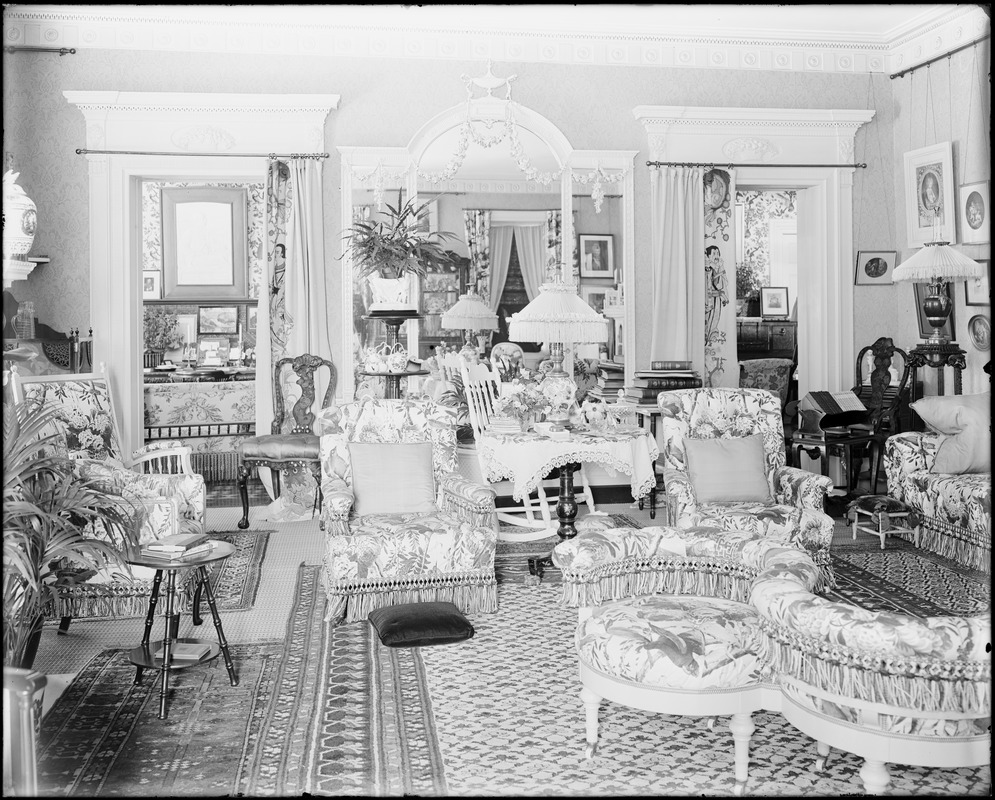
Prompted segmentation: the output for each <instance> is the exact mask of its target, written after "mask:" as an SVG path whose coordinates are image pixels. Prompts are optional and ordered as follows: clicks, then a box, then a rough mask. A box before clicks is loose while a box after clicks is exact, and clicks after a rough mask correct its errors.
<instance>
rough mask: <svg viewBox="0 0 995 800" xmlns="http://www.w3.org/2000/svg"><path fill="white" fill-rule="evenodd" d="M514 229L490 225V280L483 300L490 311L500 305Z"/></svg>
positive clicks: (506, 277)
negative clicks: (488, 293)
mask: <svg viewBox="0 0 995 800" xmlns="http://www.w3.org/2000/svg"><path fill="white" fill-rule="evenodd" d="M514 233H515V232H514V229H513V228H511V227H510V226H508V225H491V252H490V264H491V280H490V292H491V293H490V296H489V297H484V298H483V300H484V302H485V303H487V305H488V306H489V307H490V309H491V311H497V309H498V306H499V305H501V295H502V294H503V293H504V285H505V283H506V282H507V280H508V266H509V265H510V263H511V243H512V241H513V240H514Z"/></svg>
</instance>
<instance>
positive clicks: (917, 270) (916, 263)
mask: <svg viewBox="0 0 995 800" xmlns="http://www.w3.org/2000/svg"><path fill="white" fill-rule="evenodd" d="M983 274H984V272H983V269H982V267H981V265H980V264H979V263H978V262H977V261H973V260H972V259H970V258H968V257H967V256H965V255H964V254H963V253H961V252H960V251H959V250H954V248H952V247H951V246H950V245H949V244H948V243H947V242H930V243H929V244H927V245H926V246H925V247H923V248H922V250H918V251H917V252H916V253H915V254H913V255H912V256H911V257H910V258H908V259H906V260H905V261H903V262H902V263H901V264H899V265H898V266H897V267H895V272H894V274H893V276H892V277H893V279H894V280H896V281H911V282H912V283H928V284H929V295H928V296H927V297H926V299H925V300H923V303H922V309H923V312H924V313H925V315H926V319H927V320H928V321H929V324H930V325H932V326H933V335H932V336H930V337H929V341H930V342H934V343H939V344H943V343H946V342H947V341H948V340H947V337H946V336H944V335H943V334H942V333H941V330H942V328H943V326H944V325H945V324H946V322H947V319H948V318H949V317H950V309H951V308H952V307H953V301H952V300H951V299H950V297H949V296H948V294H947V293H946V292H945V291H943V285H944V284H945V283H946V282H947V281H950V280H955V281H963V280H968V279H971V278H979V277H981V276H982V275H983Z"/></svg>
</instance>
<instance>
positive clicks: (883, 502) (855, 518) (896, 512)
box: [846, 494, 920, 550]
mask: <svg viewBox="0 0 995 800" xmlns="http://www.w3.org/2000/svg"><path fill="white" fill-rule="evenodd" d="M846 515H847V519H848V520H849V521H850V525H851V527H852V528H853V538H854V539H856V538H857V531H861V532H862V533H869V534H871V535H873V536H877V537H879V538H880V539H881V549H882V550H884V540H885V537H887V536H888V534H900V533H908V534H912V538H913V541H914V542H915V546H916V547H918V546H919V522H920V516H919V514H917V513H916V512H915V511H913V510H912V509H910V508H909V507H908V506H907V505H905V503H903V502H902V501H901V500H896V499H895V498H894V497H888V495H884V494H868V495H864V496H863V497H858V498H857V499H856V500H854V501H853V502H852V503H850V505H848V506H847V512H846ZM902 523H904V524H902Z"/></svg>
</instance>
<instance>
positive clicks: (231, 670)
mask: <svg viewBox="0 0 995 800" xmlns="http://www.w3.org/2000/svg"><path fill="white" fill-rule="evenodd" d="M197 572H198V573H199V575H200V585H201V586H203V587H204V594H205V595H207V604H208V605H209V606H210V607H211V616H212V617H213V618H214V628H215V630H216V631H217V632H218V644H219V645H220V646H221V655H222V656H224V659H225V669H227V670H228V680H229V681H231V685H232V686H238V676H237V675H236V674H235V665H234V664H233V663H232V660H231V653H229V652H228V640H227V639H226V638H225V632H224V630H222V628H221V617H220V616H218V605H217V603H216V602H215V600H214V590H213V589H211V581H210V580H209V579H208V575H207V569H206V568H205V567H199V568H198V569H197Z"/></svg>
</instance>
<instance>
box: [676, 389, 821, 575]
mask: <svg viewBox="0 0 995 800" xmlns="http://www.w3.org/2000/svg"><path fill="white" fill-rule="evenodd" d="M657 405H658V406H659V408H660V410H661V415H660V420H659V422H658V425H657V430H658V432H659V435H660V441H661V445H660V459H659V461H658V464H659V465H660V466H661V467H662V470H663V480H664V491H665V493H666V497H667V504H668V514H669V519H670V522H671V523H672V524H674V525H676V526H678V527H681V528H686V527H696V526H701V525H711V526H713V527H716V528H720V529H737V528H738V529H746V530H753V531H757V532H758V533H763V534H765V535H767V536H772V537H776V538H779V539H783V540H784V541H787V542H791V543H792V544H795V545H797V546H800V547H803V548H804V549H805V550H806V551H808V552H809V553H810V554H811V555H812V557H813V559H814V560H815V562H816V563H817V564H818V565H819V568H820V569H821V570H822V573H823V579H824V581H825V583H826V584H828V585H830V586H831V585H833V584H834V582H835V579H834V576H833V569H832V562H831V560H830V554H829V546H830V543H831V542H832V537H833V520H832V517H830V516H829V515H828V514H825V513H824V511H823V508H824V501H825V497H826V492H827V491H829V489H830V488H832V480H831V479H830V478H828V477H825V476H823V475H815V474H813V473H811V472H807V471H805V470H801V469H796V468H795V467H789V466H786V465H785V462H786V457H785V449H784V428H783V425H782V422H781V407H780V403H779V402H778V399H777V398H776V397H775V396H774V395H773V394H771V393H770V392H769V391H766V390H764V389H719V388H715V389H687V390H682V391H675V392H661V393H660V394H659V395H658V396H657ZM757 433H759V434H762V436H763V440H764V454H765V462H766V477H767V484H768V486H769V487H770V490H771V496H772V497H773V498H774V503H773V504H772V505H764V504H757V503H698V502H697V500H696V498H695V496H694V488H693V486H692V485H691V480H690V478H689V476H688V472H687V457H686V450H685V447H684V441H685V440H686V439H716V438H732V437H742V436H751V435H753V434H757Z"/></svg>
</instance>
